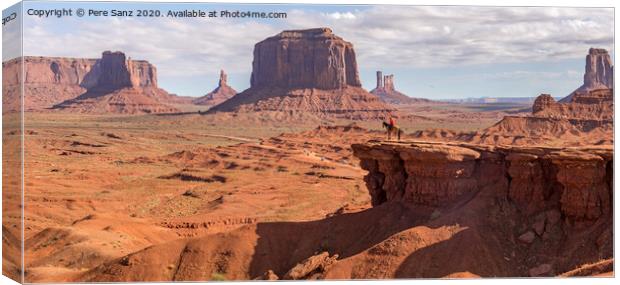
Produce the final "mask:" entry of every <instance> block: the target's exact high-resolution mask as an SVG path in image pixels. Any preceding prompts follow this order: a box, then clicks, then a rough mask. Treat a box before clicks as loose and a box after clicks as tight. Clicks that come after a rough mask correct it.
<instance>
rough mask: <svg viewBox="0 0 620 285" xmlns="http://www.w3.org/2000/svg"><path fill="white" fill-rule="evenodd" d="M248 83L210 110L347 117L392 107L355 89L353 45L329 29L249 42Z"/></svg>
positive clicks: (384, 113)
mask: <svg viewBox="0 0 620 285" xmlns="http://www.w3.org/2000/svg"><path fill="white" fill-rule="evenodd" d="M250 86H251V87H250V88H249V89H247V90H245V91H243V92H242V93H239V94H237V95H236V96H234V97H233V98H231V99H230V100H227V101H226V102H224V103H222V104H220V105H218V106H215V107H214V108H212V109H211V110H210V111H211V112H218V111H224V112H232V111H241V112H256V111H286V112H304V113H312V114H318V115H330V116H337V117H346V118H353V119H377V118H385V117H386V116H387V115H388V114H389V113H390V112H392V111H394V109H393V108H392V107H391V106H389V105H386V104H384V103H383V102H381V101H380V100H379V98H377V97H376V96H374V95H372V94H370V93H368V91H366V90H364V89H362V88H361V83H360V79H359V74H358V69H357V61H356V57H355V51H354V49H353V44H351V43H350V42H347V41H345V40H343V39H342V38H340V37H338V36H336V35H334V34H333V33H332V30H331V29H329V28H317V29H308V30H291V31H283V32H281V33H279V34H277V35H276V36H273V37H269V38H267V39H265V40H263V41H261V42H259V43H257V44H256V45H255V46H254V61H253V63H252V78H251V85H250Z"/></svg>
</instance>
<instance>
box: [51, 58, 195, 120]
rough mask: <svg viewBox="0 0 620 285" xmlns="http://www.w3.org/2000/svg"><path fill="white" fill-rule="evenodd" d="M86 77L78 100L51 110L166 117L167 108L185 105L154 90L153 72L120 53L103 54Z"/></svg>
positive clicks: (146, 64) (156, 87)
mask: <svg viewBox="0 0 620 285" xmlns="http://www.w3.org/2000/svg"><path fill="white" fill-rule="evenodd" d="M88 76H92V78H93V79H92V80H93V83H92V84H89V86H87V87H86V88H87V91H86V92H85V93H83V94H81V95H80V96H78V97H76V98H74V99H69V100H66V101H64V102H62V103H59V104H56V105H54V106H53V108H54V109H59V110H68V111H72V112H78V113H121V114H144V113H170V112H177V111H179V110H178V109H177V108H175V107H173V106H171V104H182V103H189V102H186V101H188V100H187V99H185V98H181V97H178V96H174V95H171V94H168V93H167V92H166V91H165V90H163V89H161V88H159V87H158V86H157V70H156V68H155V66H153V65H152V64H150V63H149V62H147V61H135V60H131V59H130V58H127V57H126V56H125V54H124V53H122V52H110V51H106V52H103V54H102V57H101V59H99V60H97V61H96V62H95V64H94V65H93V67H92V68H91V72H90V73H89V75H88Z"/></svg>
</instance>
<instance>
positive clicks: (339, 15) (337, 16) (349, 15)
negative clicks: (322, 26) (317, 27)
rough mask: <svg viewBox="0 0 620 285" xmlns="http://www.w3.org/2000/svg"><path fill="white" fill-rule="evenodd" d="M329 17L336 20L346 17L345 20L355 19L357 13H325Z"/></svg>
mask: <svg viewBox="0 0 620 285" xmlns="http://www.w3.org/2000/svg"><path fill="white" fill-rule="evenodd" d="M324 15H326V16H327V17H329V18H332V19H335V20H340V19H344V20H353V19H355V18H356V16H355V14H353V13H351V12H344V13H341V12H334V13H327V14H324Z"/></svg>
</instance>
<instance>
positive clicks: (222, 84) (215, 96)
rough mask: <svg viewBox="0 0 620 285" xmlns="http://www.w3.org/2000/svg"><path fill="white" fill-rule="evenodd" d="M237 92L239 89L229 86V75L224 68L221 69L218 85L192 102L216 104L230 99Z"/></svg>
mask: <svg viewBox="0 0 620 285" xmlns="http://www.w3.org/2000/svg"><path fill="white" fill-rule="evenodd" d="M235 94H237V91H236V90H235V89H233V88H232V87H230V86H228V75H226V72H224V70H221V71H220V80H219V81H218V83H217V87H216V88H215V89H214V90H213V91H211V92H210V93H208V94H207V95H205V96H202V97H198V98H196V99H194V101H192V102H193V103H194V104H196V105H208V106H214V105H217V104H219V103H222V102H224V101H226V100H228V99H230V98H231V97H232V96H235Z"/></svg>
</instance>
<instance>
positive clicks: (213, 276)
mask: <svg viewBox="0 0 620 285" xmlns="http://www.w3.org/2000/svg"><path fill="white" fill-rule="evenodd" d="M211 281H226V275H224V274H222V273H219V272H215V273H213V274H211Z"/></svg>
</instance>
